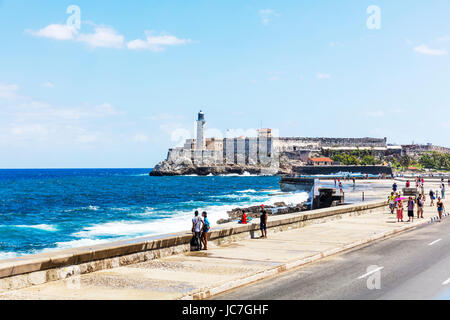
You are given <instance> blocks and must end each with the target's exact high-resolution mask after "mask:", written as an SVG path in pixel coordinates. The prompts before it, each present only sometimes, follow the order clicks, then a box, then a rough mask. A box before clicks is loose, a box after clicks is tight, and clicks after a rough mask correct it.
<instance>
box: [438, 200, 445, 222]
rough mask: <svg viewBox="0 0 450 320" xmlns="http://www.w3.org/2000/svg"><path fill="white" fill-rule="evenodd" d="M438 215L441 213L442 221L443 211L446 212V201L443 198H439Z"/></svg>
mask: <svg viewBox="0 0 450 320" xmlns="http://www.w3.org/2000/svg"><path fill="white" fill-rule="evenodd" d="M436 206H437V210H438V215H439V222H442V213H444V209H445V207H444V203H443V202H442V200H441V198H438V202H437V203H436Z"/></svg>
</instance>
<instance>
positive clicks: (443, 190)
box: [441, 182, 445, 199]
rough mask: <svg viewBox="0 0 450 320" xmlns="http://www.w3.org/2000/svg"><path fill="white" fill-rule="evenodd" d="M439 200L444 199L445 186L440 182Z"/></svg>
mask: <svg viewBox="0 0 450 320" xmlns="http://www.w3.org/2000/svg"><path fill="white" fill-rule="evenodd" d="M441 198H442V199H445V184H444V182H442V184H441Z"/></svg>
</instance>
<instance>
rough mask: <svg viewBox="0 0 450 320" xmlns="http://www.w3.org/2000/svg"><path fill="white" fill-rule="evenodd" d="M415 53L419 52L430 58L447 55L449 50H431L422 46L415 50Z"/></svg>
mask: <svg viewBox="0 0 450 320" xmlns="http://www.w3.org/2000/svg"><path fill="white" fill-rule="evenodd" d="M414 51H415V52H418V53H420V54H425V55H428V56H442V55H446V54H447V50H444V49H431V48H429V47H428V46H426V45H424V44H421V45H420V46H418V47H415V48H414Z"/></svg>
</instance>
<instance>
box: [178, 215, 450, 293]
mask: <svg viewBox="0 0 450 320" xmlns="http://www.w3.org/2000/svg"><path fill="white" fill-rule="evenodd" d="M446 216H450V213H446ZM433 218H434V217H432V218H431V221H429V220H424V221H421V222H420V223H417V224H413V225H406V226H403V227H400V228H397V229H394V230H390V231H387V232H382V233H378V234H375V235H373V236H370V237H368V238H365V239H362V240H358V241H355V242H352V243H349V244H346V245H344V246H341V247H337V248H333V249H329V250H326V251H323V252H320V253H317V254H314V255H312V256H309V257H306V258H302V259H299V260H293V261H290V262H287V263H284V264H282V265H280V266H277V267H273V268H269V269H266V270H263V271H260V272H257V273H255V274H253V275H250V276H246V277H244V278H240V279H236V280H232V281H228V282H226V283H222V284H219V285H217V286H214V287H209V288H203V289H200V290H198V291H195V292H191V293H189V294H187V295H184V296H182V297H180V298H178V300H202V299H206V298H210V297H212V296H215V295H217V294H220V293H224V292H226V291H229V290H231V289H236V288H238V287H242V286H244V285H248V284H250V283H252V282H256V281H259V280H263V279H266V278H269V277H271V276H274V275H277V274H279V273H283V272H285V271H288V270H291V269H295V268H298V267H300V266H303V265H306V264H309V263H312V262H315V261H318V260H320V259H323V258H325V257H328V256H332V255H335V254H337V253H342V252H344V251H347V250H350V249H353V248H356V247H359V246H362V245H365V244H368V243H371V242H374V241H377V240H381V239H384V238H388V237H391V236H394V235H396V234H398V233H401V232H405V231H408V230H411V229H415V228H417V227H420V226H422V225H426V224H430V223H432V222H433ZM438 219H439V218H438Z"/></svg>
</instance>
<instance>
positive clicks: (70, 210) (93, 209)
mask: <svg viewBox="0 0 450 320" xmlns="http://www.w3.org/2000/svg"><path fill="white" fill-rule="evenodd" d="M98 210H100V207H99V206H92V205H90V206H87V207H79V208H73V209H67V210H63V212H77V211H98Z"/></svg>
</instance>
